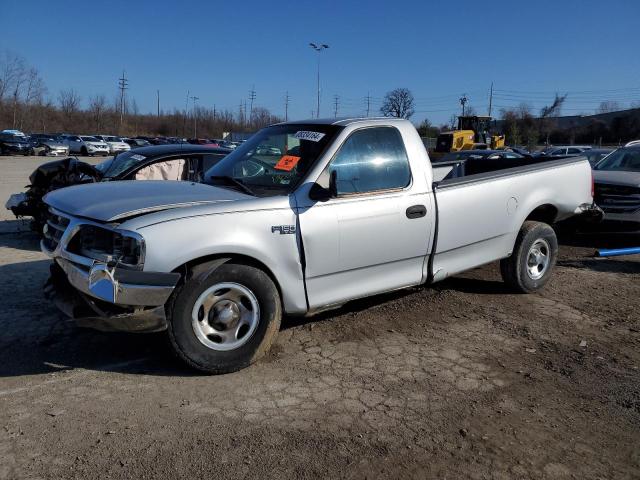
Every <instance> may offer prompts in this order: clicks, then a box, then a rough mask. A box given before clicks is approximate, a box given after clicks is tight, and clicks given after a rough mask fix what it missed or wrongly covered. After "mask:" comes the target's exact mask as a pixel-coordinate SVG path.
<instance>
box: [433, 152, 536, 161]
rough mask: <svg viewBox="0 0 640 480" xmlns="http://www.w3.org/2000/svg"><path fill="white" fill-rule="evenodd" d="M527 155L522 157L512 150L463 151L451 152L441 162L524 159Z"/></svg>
mask: <svg viewBox="0 0 640 480" xmlns="http://www.w3.org/2000/svg"><path fill="white" fill-rule="evenodd" d="M524 157H525V155H521V154H519V153H517V152H512V151H510V150H461V151H459V152H449V153H447V154H446V155H444V156H443V157H442V158H440V160H439V161H440V162H452V161H455V160H463V159H467V158H476V159H482V158H484V159H489V160H495V159H498V158H524Z"/></svg>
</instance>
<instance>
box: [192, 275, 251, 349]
mask: <svg viewBox="0 0 640 480" xmlns="http://www.w3.org/2000/svg"><path fill="white" fill-rule="evenodd" d="M191 320H192V323H191V324H192V326H193V331H194V333H195V334H196V337H197V338H198V340H200V342H201V343H202V344H203V345H205V346H206V347H208V348H210V349H212V350H218V351H229V350H235V349H236V348H239V347H241V346H242V345H244V344H245V343H247V342H248V341H249V339H250V338H251V337H252V336H253V334H254V333H255V331H256V328H257V327H258V323H259V321H260V306H259V305H258V300H257V299H256V296H255V295H254V294H253V292H252V291H251V290H249V289H248V288H247V287H245V286H243V285H240V284H239V283H231V282H224V283H216V284H215V285H213V286H211V287H209V288H207V289H206V290H205V291H204V292H202V294H201V295H200V296H199V297H198V299H197V300H196V303H195V304H194V305H193V310H192V311H191Z"/></svg>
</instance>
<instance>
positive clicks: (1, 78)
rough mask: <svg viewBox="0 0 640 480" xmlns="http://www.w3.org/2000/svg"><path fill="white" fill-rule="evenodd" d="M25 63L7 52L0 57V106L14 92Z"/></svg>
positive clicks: (20, 58)
mask: <svg viewBox="0 0 640 480" xmlns="http://www.w3.org/2000/svg"><path fill="white" fill-rule="evenodd" d="M24 71H25V61H24V59H23V58H22V57H20V56H18V55H16V54H14V53H11V52H9V51H6V50H5V51H4V52H2V55H0V104H1V103H2V102H3V101H4V100H5V98H6V97H7V95H10V94H11V93H13V92H15V86H16V83H17V82H18V81H19V79H20V78H21V77H23V76H24Z"/></svg>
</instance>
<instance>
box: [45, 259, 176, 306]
mask: <svg viewBox="0 0 640 480" xmlns="http://www.w3.org/2000/svg"><path fill="white" fill-rule="evenodd" d="M55 261H56V263H57V264H58V265H59V266H60V268H62V270H63V271H64V272H65V274H66V275H67V278H68V279H69V283H70V284H71V285H73V287H75V288H76V289H77V290H79V291H80V292H82V293H84V294H86V295H89V296H91V297H94V298H96V299H98V300H102V301H104V302H108V303H112V304H114V305H122V306H142V307H157V306H160V305H164V304H165V303H166V301H167V300H168V299H169V297H170V296H171V293H172V292H173V290H174V288H175V286H176V284H177V283H178V280H179V279H180V274H179V273H155V272H141V271H138V270H128V269H122V268H109V267H108V266H107V265H106V264H104V263H98V262H96V263H94V265H93V266H92V267H90V268H89V269H86V267H84V266H81V265H77V264H74V263H73V262H71V261H69V260H66V259H64V258H61V257H58V258H56V259H55Z"/></svg>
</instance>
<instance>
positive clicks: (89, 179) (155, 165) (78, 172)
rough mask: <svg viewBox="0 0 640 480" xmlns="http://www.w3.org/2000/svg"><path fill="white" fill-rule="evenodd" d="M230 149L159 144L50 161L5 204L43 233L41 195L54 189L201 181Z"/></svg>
mask: <svg viewBox="0 0 640 480" xmlns="http://www.w3.org/2000/svg"><path fill="white" fill-rule="evenodd" d="M230 151H231V150H228V149H225V148H209V147H202V146H199V145H159V146H148V147H141V148H136V149H133V150H130V151H128V152H122V153H119V154H118V155H116V156H115V157H113V158H110V159H107V160H105V161H104V162H102V163H100V164H98V165H96V166H95V167H94V166H93V165H90V164H88V163H86V162H82V161H79V160H77V159H75V158H65V159H63V160H57V161H54V162H48V163H45V164H43V165H41V166H39V167H38V168H37V169H36V170H35V171H34V172H33V173H32V174H31V175H30V176H29V181H30V182H31V183H30V185H29V186H28V187H27V191H26V192H22V193H15V194H13V195H11V197H10V198H9V200H8V201H7V203H6V208H7V209H8V210H11V211H12V212H13V214H14V215H15V216H16V217H32V218H33V229H34V230H35V231H37V232H39V233H42V227H43V225H44V218H45V216H46V211H47V210H46V207H45V205H44V204H43V203H42V197H43V196H44V195H46V194H47V193H48V192H50V191H52V190H57V189H60V188H64V187H68V186H71V185H79V184H84V183H95V182H102V181H114V180H186V181H192V182H199V181H201V180H202V179H203V175H204V172H206V171H207V170H208V169H209V168H211V167H212V166H213V165H215V164H216V163H217V162H218V161H219V160H220V159H222V158H223V157H225V156H226V155H227V154H228V153H229V152H230Z"/></svg>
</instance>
